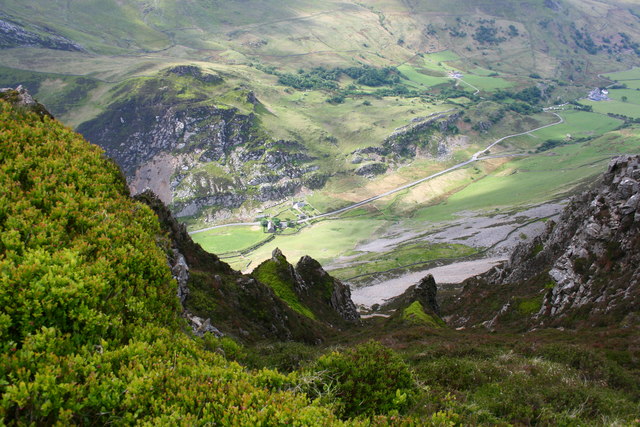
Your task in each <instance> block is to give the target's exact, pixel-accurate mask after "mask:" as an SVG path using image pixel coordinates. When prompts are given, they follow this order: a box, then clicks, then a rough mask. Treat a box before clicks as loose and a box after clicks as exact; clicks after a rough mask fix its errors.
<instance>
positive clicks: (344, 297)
mask: <svg viewBox="0 0 640 427" xmlns="http://www.w3.org/2000/svg"><path fill="white" fill-rule="evenodd" d="M295 271H296V273H297V275H298V277H299V278H300V279H301V280H302V282H303V283H304V287H303V290H304V291H306V292H309V293H316V294H321V295H322V300H323V302H324V303H325V304H327V303H328V305H329V306H330V307H331V308H332V309H333V310H334V311H335V312H336V313H337V314H338V316H340V317H341V318H342V319H344V320H346V321H348V322H355V321H358V320H360V314H359V313H358V309H357V308H356V305H355V304H354V303H353V301H352V300H351V290H350V289H349V287H348V286H346V285H345V284H343V283H342V282H341V281H340V280H338V279H336V278H334V277H332V276H331V275H329V273H327V272H326V271H325V270H324V268H322V266H321V265H320V263H319V262H318V261H316V260H315V259H313V258H311V257H310V256H303V257H302V258H300V261H298V264H297V265H296V268H295ZM327 297H328V298H327Z"/></svg>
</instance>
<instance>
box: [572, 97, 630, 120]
mask: <svg viewBox="0 0 640 427" xmlns="http://www.w3.org/2000/svg"><path fill="white" fill-rule="evenodd" d="M580 103H581V104H582V105H590V106H591V107H592V108H593V111H595V112H596V113H600V114H608V113H612V114H619V115H622V116H627V117H631V118H633V119H639V118H640V105H638V104H633V103H631V102H622V101H615V100H613V101H589V100H582V101H580Z"/></svg>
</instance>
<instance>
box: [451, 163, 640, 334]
mask: <svg viewBox="0 0 640 427" xmlns="http://www.w3.org/2000/svg"><path fill="white" fill-rule="evenodd" d="M492 287H493V289H494V290H495V291H492ZM517 287H520V288H521V289H528V290H529V294H528V295H524V294H523V295H522V296H521V298H520V299H514V298H511V299H507V300H504V299H503V300H502V308H501V309H500V310H499V311H498V312H494V313H493V314H491V315H490V316H491V317H490V318H486V317H487V313H486V312H485V313H484V315H481V314H480V312H479V310H477V309H469V310H465V309H463V307H464V306H465V302H466V303H469V302H471V301H473V300H474V299H475V304H476V305H478V304H479V305H482V304H483V301H489V299H491V298H494V297H496V292H498V291H499V292H506V293H508V292H511V294H513V292H514V291H515V290H516V288H517ZM509 290H511V291H509ZM523 301H528V302H530V303H533V304H534V305H530V306H529V307H530V309H529V311H530V317H531V318H530V322H529V327H541V326H574V325H582V324H583V325H585V326H586V325H588V326H593V325H598V324H629V323H630V322H631V323H633V321H632V320H633V319H636V321H635V323H636V324H637V323H638V322H637V318H639V317H640V316H639V315H638V304H639V303H640V156H637V155H636V156H622V157H617V158H615V159H613V160H612V161H611V163H610V165H609V168H608V170H607V172H606V173H605V174H604V176H603V177H602V179H601V181H600V182H599V183H598V184H597V185H596V186H595V187H594V188H593V189H592V190H589V191H586V192H584V193H582V194H580V195H578V196H575V197H573V198H572V199H571V200H570V202H569V204H568V205H567V207H566V208H565V210H564V212H563V213H562V215H561V217H560V218H559V219H558V220H557V222H553V221H550V222H549V223H548V224H547V228H546V231H545V232H544V233H543V234H542V235H541V236H538V237H536V238H535V239H534V240H533V242H531V243H530V244H528V245H520V246H518V247H517V248H516V249H515V251H514V253H513V254H512V255H511V257H510V260H509V262H508V263H507V264H506V265H504V266H502V267H496V268H494V269H492V270H490V271H489V272H488V273H486V274H484V275H482V276H479V277H478V278H474V279H470V280H469V281H467V283H466V285H465V288H464V290H463V292H462V295H461V297H460V299H459V300H458V302H457V303H456V304H454V308H453V309H452V310H451V311H452V313H453V315H452V318H451V321H452V323H453V324H455V325H458V326H471V325H477V324H480V323H484V324H485V326H487V327H489V328H495V327H498V326H499V325H500V323H501V322H502V321H505V320H507V319H509V318H510V317H512V315H513V313H514V311H517V310H518V306H519V307H520V309H521V311H522V307H523V305H522V302H523ZM519 303H520V305H519ZM536 305H537V308H536V309H535V310H532V309H531V308H533V307H536ZM456 306H457V308H456ZM521 314H522V313H521ZM482 317H485V319H482Z"/></svg>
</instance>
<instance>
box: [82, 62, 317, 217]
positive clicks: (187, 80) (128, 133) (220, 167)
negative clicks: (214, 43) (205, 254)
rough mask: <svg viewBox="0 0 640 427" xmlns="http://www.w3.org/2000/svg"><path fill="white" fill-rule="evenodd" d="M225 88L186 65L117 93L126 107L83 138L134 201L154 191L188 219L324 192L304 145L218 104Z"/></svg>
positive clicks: (90, 126)
mask: <svg viewBox="0 0 640 427" xmlns="http://www.w3.org/2000/svg"><path fill="white" fill-rule="evenodd" d="M218 82H219V77H218V76H217V75H213V74H208V73H204V72H203V71H202V70H201V69H200V68H198V67H195V66H187V65H185V66H177V67H173V68H170V69H168V70H166V71H165V72H164V73H163V74H161V76H160V77H157V78H152V79H145V80H144V81H141V82H137V81H131V82H127V83H125V84H123V85H122V87H120V88H119V89H118V91H117V92H116V93H117V94H121V95H123V96H122V97H121V98H120V100H119V101H117V102H116V103H114V104H113V105H111V106H109V108H108V109H107V110H106V111H105V112H104V113H102V114H101V115H100V116H98V117H97V118H95V119H94V120H91V121H89V122H86V123H83V124H82V125H81V126H80V127H79V128H78V131H79V132H80V133H82V134H83V135H84V136H85V137H86V138H87V139H88V140H90V141H91V142H93V143H95V144H98V145H100V146H102V147H103V148H104V149H105V150H106V152H107V154H108V155H109V156H110V157H112V158H113V159H114V160H115V161H116V162H117V163H118V164H119V165H120V166H121V167H122V169H123V170H124V172H125V175H126V176H127V178H128V182H129V184H130V187H131V191H132V193H134V194H137V193H139V192H142V191H144V190H146V189H147V188H150V189H152V190H154V191H156V192H158V193H159V194H160V195H161V197H162V200H163V201H165V202H166V203H168V204H169V205H170V206H171V209H172V211H173V212H175V213H176V214H177V215H179V216H181V217H184V216H191V215H197V214H200V213H201V212H202V211H203V209H209V210H208V211H207V212H206V213H207V215H211V214H213V213H214V212H215V211H217V210H221V209H226V210H228V209H236V208H238V207H239V206H241V205H242V204H243V203H244V202H245V201H247V200H251V199H253V200H256V201H258V202H266V201H276V200H282V199H285V198H286V197H289V196H291V195H292V194H294V193H296V192H297V191H299V190H300V189H302V187H303V186H305V185H307V184H308V185H309V186H313V188H319V186H322V185H324V182H325V181H326V179H321V178H322V177H318V176H317V175H316V174H313V172H315V171H316V170H317V168H318V167H317V166H315V165H312V164H310V163H311V162H312V161H314V160H315V159H314V158H313V157H311V156H310V155H309V154H308V153H307V150H306V148H305V147H304V146H303V145H302V144H300V143H299V142H296V141H287V140H277V141H274V140H272V139H270V138H269V137H268V136H267V135H266V134H265V133H264V131H263V130H261V128H260V126H259V123H258V121H257V120H256V117H255V116H254V114H253V113H243V112H241V111H240V110H239V109H238V108H234V107H228V106H225V105H219V104H216V103H214V102H212V100H210V99H209V98H208V93H209V92H210V86H211V85H213V84H217V83H218ZM186 84H188V86H189V90H190V91H193V94H191V95H190V96H189V97H185V96H184V95H183V91H184V89H183V87H184V85H186ZM255 101H256V102H258V101H257V100H255ZM249 107H250V108H253V104H249Z"/></svg>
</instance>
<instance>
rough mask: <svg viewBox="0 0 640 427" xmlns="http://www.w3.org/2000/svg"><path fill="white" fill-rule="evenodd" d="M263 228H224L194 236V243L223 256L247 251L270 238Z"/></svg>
mask: <svg viewBox="0 0 640 427" xmlns="http://www.w3.org/2000/svg"><path fill="white" fill-rule="evenodd" d="M268 237H269V235H268V234H265V233H264V232H263V231H262V227H257V226H247V227H224V228H216V229H213V230H209V231H203V232H202V233H196V234H192V235H191V238H192V239H193V241H194V242H196V243H199V244H200V246H202V248H203V249H204V250H205V251H207V252H213V253H214V254H222V253H226V252H234V251H239V250H242V249H246V248H248V247H249V246H251V245H255V244H256V243H258V242H261V241H262V240H265V239H266V238H268Z"/></svg>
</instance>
